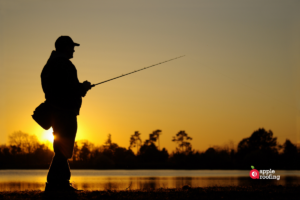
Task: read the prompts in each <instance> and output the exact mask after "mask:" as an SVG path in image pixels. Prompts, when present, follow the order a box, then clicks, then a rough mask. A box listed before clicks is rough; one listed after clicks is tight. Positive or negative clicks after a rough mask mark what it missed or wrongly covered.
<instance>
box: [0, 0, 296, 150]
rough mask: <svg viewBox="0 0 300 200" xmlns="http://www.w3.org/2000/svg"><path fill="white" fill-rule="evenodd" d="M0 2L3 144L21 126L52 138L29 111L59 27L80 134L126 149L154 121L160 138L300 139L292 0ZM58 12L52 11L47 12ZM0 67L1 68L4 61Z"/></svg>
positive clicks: (164, 144) (198, 141)
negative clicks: (81, 91) (70, 43)
mask: <svg viewBox="0 0 300 200" xmlns="http://www.w3.org/2000/svg"><path fill="white" fill-rule="evenodd" d="M276 2H277V3H263V2H260V1H255V2H252V1H235V0H234V1H222V0H216V2H215V1H214V2H212V1H209V0H203V1H180V0H172V1H171V0H166V1H158V0H153V1H130V2H127V1H122V0H116V1H89V3H86V2H84V1H79V0H72V1H70V0H66V1H60V2H59V5H58V4H57V3H56V2H55V1H28V2H27V1H26V2H25V1H21V0H15V1H5V3H3V5H1V10H3V12H1V13H2V14H1V16H3V17H1V20H0V21H1V24H2V27H1V30H0V33H1V35H2V37H3V38H0V39H2V40H0V41H1V42H2V43H1V48H0V81H2V82H1V84H0V94H4V95H1V97H0V110H1V112H0V145H1V144H2V143H7V142H8V135H9V134H11V133H13V132H14V131H17V130H21V131H23V132H26V133H29V134H35V135H36V136H37V137H38V139H39V140H40V141H41V142H48V143H49V147H50V148H52V143H53V135H52V129H51V130H48V131H44V130H43V129H42V128H41V127H39V125H38V124H37V123H36V122H35V121H34V120H33V119H32V118H31V115H32V113H33V110H34V109H35V108H36V107H37V106H38V105H39V104H40V103H42V102H43V101H45V97H44V93H43V90H42V87H41V80H40V74H41V71H42V69H43V67H44V65H45V63H46V62H47V59H48V58H49V56H50V54H51V51H52V50H54V49H55V48H54V42H55V40H56V39H57V38H58V37H59V36H61V35H69V36H70V37H71V38H72V39H73V40H74V42H76V43H79V44H80V46H78V47H75V53H74V58H72V59H71V62H72V63H73V64H74V65H75V66H76V69H77V73H78V78H79V81H80V82H84V81H85V80H88V81H90V82H91V83H92V84H95V83H99V82H101V81H105V80H107V79H110V78H113V77H116V76H119V75H121V74H125V73H127V72H130V71H134V70H137V69H140V68H143V67H147V66H150V65H153V64H155V63H159V62H162V61H165V60H168V59H171V58H174V57H176V56H180V55H186V56H185V57H183V58H180V59H177V60H174V61H170V62H167V63H164V64H162V65H159V66H155V67H153V68H150V69H147V70H144V71H141V72H138V73H134V74H132V75H129V76H125V77H123V78H120V79H116V80H113V81H110V82H108V83H105V84H101V85H98V86H96V87H93V88H92V89H91V90H90V91H88V93H87V95H86V96H85V97H84V98H83V102H82V107H81V110H80V115H79V116H78V118H77V119H78V131H77V136H76V141H78V140H83V139H86V140H88V141H90V142H92V143H94V144H95V145H103V144H104V142H105V140H106V139H107V135H108V134H111V136H112V142H113V143H117V144H118V145H119V146H121V147H126V148H128V146H129V140H130V136H131V135H132V134H134V132H135V131H139V132H140V133H141V139H142V141H143V142H144V141H145V140H147V139H148V138H149V134H150V133H152V132H153V131H154V130H157V129H160V130H162V134H161V136H160V148H161V149H162V148H166V149H167V150H168V151H169V153H171V152H172V151H174V150H175V148H176V147H177V144H176V143H175V142H172V137H173V136H175V135H176V134H177V133H178V132H179V131H181V130H184V131H186V133H187V134H188V135H189V136H190V137H192V138H193V140H192V141H191V144H192V147H193V148H194V149H195V150H201V151H205V150H206V149H208V148H209V147H211V146H214V145H219V146H222V145H225V144H229V143H232V142H233V143H234V145H235V146H237V144H238V143H239V142H240V141H241V140H242V139H243V138H246V137H249V136H250V135H251V134H252V133H253V132H254V131H255V130H258V129H259V128H265V129H266V130H272V131H273V133H274V136H275V137H277V138H278V142H279V143H280V144H282V143H284V142H285V140H286V139H290V140H291V141H292V142H293V143H297V142H300V112H299V110H300V79H299V76H300V70H299V69H300V67H299V66H300V56H299V55H300V48H299V47H300V39H299V35H300V26H299V24H300V12H299V8H300V1H293V2H286V1H277V0H276ZM53 10H55V15H53ZM2 66H4V67H2Z"/></svg>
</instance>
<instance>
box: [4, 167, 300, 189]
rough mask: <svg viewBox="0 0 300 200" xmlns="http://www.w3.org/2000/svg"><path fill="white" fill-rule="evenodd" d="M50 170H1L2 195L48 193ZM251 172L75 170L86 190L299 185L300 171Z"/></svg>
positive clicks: (77, 183)
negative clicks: (268, 175) (270, 176)
mask: <svg viewBox="0 0 300 200" xmlns="http://www.w3.org/2000/svg"><path fill="white" fill-rule="evenodd" d="M47 172H48V170H0V191H24V190H42V191H43V190H44V189H45V182H46V177H47ZM249 172H250V170H71V173H72V176H71V182H73V185H74V187H75V188H77V189H82V190H107V189H109V190H126V189H157V188H181V187H182V186H184V185H190V186H191V187H212V186H249V185H266V184H271V185H283V186H290V185H299V183H300V171H299V170H297V171H296V170H293V171H287V170H276V172H275V175H277V176H278V175H280V179H279V180H277V179H274V180H267V179H259V180H255V179H251V178H250V176H249Z"/></svg>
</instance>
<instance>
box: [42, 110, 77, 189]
mask: <svg viewBox="0 0 300 200" xmlns="http://www.w3.org/2000/svg"><path fill="white" fill-rule="evenodd" d="M52 127H53V131H54V133H53V134H54V142H53V148H54V153H55V155H54V156H53V159H52V163H51V165H50V168H49V172H48V175H47V182H56V183H64V182H69V180H70V177H71V172H70V167H69V163H68V159H69V158H71V157H72V153H73V147H74V141H75V136H76V132H77V119H76V115H73V114H72V113H71V114H70V113H64V112H55V113H54V114H53V122H52Z"/></svg>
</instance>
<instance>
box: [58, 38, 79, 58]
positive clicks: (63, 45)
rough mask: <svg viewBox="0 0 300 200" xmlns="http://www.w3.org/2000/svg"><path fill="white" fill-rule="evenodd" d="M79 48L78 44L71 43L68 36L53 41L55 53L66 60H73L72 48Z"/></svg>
mask: <svg viewBox="0 0 300 200" xmlns="http://www.w3.org/2000/svg"><path fill="white" fill-rule="evenodd" d="M75 46H79V44H77V43H75V42H73V40H72V39H71V38H70V37H69V36H60V37H59V38H57V40H56V41H55V49H56V51H58V52H60V53H62V54H64V55H65V56H66V57H67V58H69V59H70V58H73V53H74V52H75V51H74V47H75Z"/></svg>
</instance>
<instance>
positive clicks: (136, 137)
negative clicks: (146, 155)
mask: <svg viewBox="0 0 300 200" xmlns="http://www.w3.org/2000/svg"><path fill="white" fill-rule="evenodd" d="M140 135H141V134H140V133H139V132H138V131H135V132H134V134H133V135H132V136H131V137H130V146H129V149H130V148H131V147H135V146H136V154H138V146H141V144H142V140H141V138H140Z"/></svg>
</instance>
